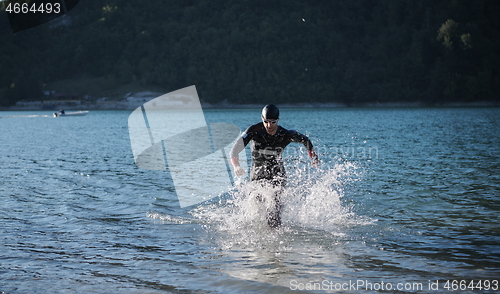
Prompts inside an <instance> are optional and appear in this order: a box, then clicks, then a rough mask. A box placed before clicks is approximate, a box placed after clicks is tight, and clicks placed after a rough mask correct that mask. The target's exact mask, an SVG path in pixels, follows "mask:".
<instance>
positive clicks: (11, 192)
mask: <svg viewBox="0 0 500 294" xmlns="http://www.w3.org/2000/svg"><path fill="white" fill-rule="evenodd" d="M43 115H50V113H48V112H47V113H44V112H2V113H0V116H1V117H2V118H0V144H1V147H0V148H1V151H2V153H1V155H0V156H1V157H0V163H1V169H0V197H1V202H0V240H1V245H0V291H4V292H6V293H82V292H88V293H287V292H296V290H302V289H304V291H309V292H318V293H328V292H342V293H358V292H362V293H370V292H377V291H383V292H387V293H390V292H397V290H398V289H399V290H400V293H425V292H433V293H443V292H448V290H453V289H455V290H457V291H458V292H460V293H481V292H486V293H495V292H497V291H494V290H495V289H497V290H498V287H500V285H498V279H499V277H500V225H499V223H500V120H499V119H498V118H499V117H500V109H498V108H415V109H406V108H401V109H398V108H395V109H350V108H347V109H319V110H318V109H314V110H313V109H282V115H281V120H280V124H281V125H282V126H283V127H285V128H291V129H297V130H299V131H300V132H302V133H305V134H307V135H309V136H310V138H311V139H312V140H313V143H314V144H315V146H316V150H317V152H318V153H319V154H320V157H321V159H322V165H321V167H320V168H318V169H314V168H310V166H309V165H308V162H307V155H306V154H305V153H304V150H303V147H300V145H290V146H289V147H288V150H287V152H286V153H285V155H286V164H287V169H288V174H289V185H288V189H287V190H286V192H285V194H286V200H285V208H284V212H283V222H284V225H283V226H282V227H281V228H280V229H278V230H273V229H269V228H268V227H267V225H266V223H265V219H264V217H263V209H265V208H263V207H262V205H261V204H259V203H258V202H256V201H253V199H252V197H251V195H252V193H255V192H259V193H260V194H265V193H266V192H267V191H266V190H265V189H262V188H259V187H255V186H252V185H251V184H249V183H247V182H245V180H242V181H241V180H238V185H237V186H236V187H235V188H234V189H233V190H231V192H230V193H226V194H224V195H222V197H221V198H215V199H213V201H211V202H207V203H202V204H198V205H195V206H192V207H188V208H180V207H179V203H178V201H177V198H176V195H175V189H174V185H173V183H172V180H171V179H170V175H169V173H168V171H147V170H141V169H139V168H138V167H137V166H136V165H135V164H134V158H133V154H132V150H131V145H130V139H129V132H128V126H127V119H128V116H129V115H130V111H91V112H90V113H89V114H88V115H87V116H84V117H66V118H52V117H50V116H47V117H44V116H43ZM33 116H34V117H33ZM259 116H260V111H259V110H258V109H255V110H254V109H246V110H208V111H205V117H206V120H207V122H209V123H211V122H225V123H232V124H236V125H238V126H239V127H240V128H241V129H242V130H243V129H245V128H246V127H247V126H248V125H250V124H253V123H255V122H258V120H259ZM187 123H188V122H187ZM210 181H211V179H210V178H206V179H202V181H201V182H202V183H203V182H205V183H207V184H209V183H210ZM471 281H474V282H473V283H471ZM479 282H481V284H478V283H479ZM479 286H480V287H479ZM486 286H487V287H486ZM436 287H437V288H436ZM436 289H437V291H435V290H436ZM337 290H338V291H337Z"/></svg>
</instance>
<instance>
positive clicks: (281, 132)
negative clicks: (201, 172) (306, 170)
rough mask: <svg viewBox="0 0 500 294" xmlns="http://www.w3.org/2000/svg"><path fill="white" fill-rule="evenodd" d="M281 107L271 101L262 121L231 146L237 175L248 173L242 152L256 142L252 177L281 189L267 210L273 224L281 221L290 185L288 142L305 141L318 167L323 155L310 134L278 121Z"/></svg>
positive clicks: (270, 222)
mask: <svg viewBox="0 0 500 294" xmlns="http://www.w3.org/2000/svg"><path fill="white" fill-rule="evenodd" d="M279 114H280V112H279V109H278V107H276V105H274V104H268V105H266V106H265V107H264V108H263V109H262V122H260V123H257V124H254V125H252V126H250V127H248V128H247V129H246V130H245V132H243V133H242V135H241V137H240V138H239V139H238V140H237V141H236V143H235V144H234V145H233V147H232V148H231V152H230V157H231V164H232V165H233V167H234V173H235V175H236V176H242V175H244V174H245V170H244V169H243V168H242V167H241V166H240V163H239V157H238V154H239V153H240V152H241V151H242V150H243V149H244V148H245V146H247V144H248V143H250V142H252V167H251V170H250V180H251V181H264V182H268V183H270V184H271V185H273V186H274V187H275V188H277V189H276V190H277V191H278V192H277V193H276V194H275V197H274V198H275V199H274V202H275V203H274V205H273V206H271V207H272V208H271V209H269V210H268V211H267V216H266V217H267V222H268V224H269V226H271V227H278V226H280V225H281V208H282V199H281V194H282V192H283V188H284V187H285V185H286V172H285V167H284V165H283V161H282V157H281V155H282V153H283V150H284V149H285V147H286V146H288V144H290V143H292V142H295V143H301V144H303V145H304V146H305V148H306V149H307V152H308V154H309V157H310V158H311V162H312V164H313V166H314V167H316V166H317V165H318V164H319V159H318V156H317V155H316V153H315V152H314V148H313V145H312V143H311V141H310V140H309V138H308V137H307V136H305V135H302V134H301V133H299V132H297V131H294V130H287V129H285V128H283V127H281V126H279V125H278V121H279Z"/></svg>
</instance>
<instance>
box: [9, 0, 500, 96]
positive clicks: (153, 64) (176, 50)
mask: <svg viewBox="0 0 500 294" xmlns="http://www.w3.org/2000/svg"><path fill="white" fill-rule="evenodd" d="M0 5H5V2H1V4H0ZM498 13H500V3H499V2H498V1H495V0H462V1H455V0H439V1H435V0H421V1H410V0H401V1H393V0H370V1H365V0H356V1H327V2H325V1H317V0H313V1H299V0H288V1H285V0H281V1H243V0H240V1H236V0H233V1H209V0H199V1H196V0H192V1H159V0H143V1H133V0H120V1H118V0H104V1H97V0H94V1H90V0H89V1H84V2H82V1H80V2H79V4H78V5H76V6H75V7H74V8H73V9H72V10H71V11H70V12H69V13H68V14H67V15H66V16H64V17H62V18H59V19H56V20H54V21H52V22H49V23H47V24H44V25H41V26H38V27H34V28H32V29H29V30H26V31H21V32H18V33H16V34H13V33H12V32H11V31H9V27H8V24H5V25H4V26H2V25H1V24H0V37H1V41H0V42H1V44H0V69H1V70H0V103H1V104H2V105H11V104H13V103H15V102H16V101H18V100H22V99H32V98H34V97H38V96H39V94H40V93H39V92H40V91H41V85H43V84H47V83H52V82H56V81H60V80H67V81H68V82H69V83H71V80H72V79H77V78H81V77H89V78H101V80H103V81H104V83H107V84H108V87H116V86H117V83H119V84H123V85H126V84H130V83H135V84H137V85H140V86H141V87H142V88H147V87H156V86H159V87H161V88H162V89H165V90H176V89H179V88H183V87H186V86H189V85H193V84H195V85H197V89H198V91H199V92H200V96H201V98H202V99H203V100H204V101H207V102H220V101H229V102H233V103H264V102H267V101H269V100H272V101H274V102H275V103H285V102H291V103H300V102H344V103H347V104H348V105H356V104H359V103H366V102H371V103H376V102H422V103H429V104H440V103H444V102H460V101H479V100H485V101H499V99H500V95H499V94H500V72H499V68H500V56H499V53H498V52H500V35H499V29H500V21H499V19H498V15H499V14H498ZM2 17H5V19H6V13H5V11H1V10H0V19H2ZM12 85H14V87H13V86H12ZM56 90H57V89H56ZM37 93H38V94H37Z"/></svg>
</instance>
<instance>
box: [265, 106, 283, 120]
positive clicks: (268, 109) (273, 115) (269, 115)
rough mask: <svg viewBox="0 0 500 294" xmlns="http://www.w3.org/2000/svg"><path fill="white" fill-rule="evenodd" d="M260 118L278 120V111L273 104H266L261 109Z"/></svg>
mask: <svg viewBox="0 0 500 294" xmlns="http://www.w3.org/2000/svg"><path fill="white" fill-rule="evenodd" d="M262 117H263V118H264V119H278V118H279V117H280V110H279V109H278V107H276V105H274V104H267V105H266V106H264V108H262Z"/></svg>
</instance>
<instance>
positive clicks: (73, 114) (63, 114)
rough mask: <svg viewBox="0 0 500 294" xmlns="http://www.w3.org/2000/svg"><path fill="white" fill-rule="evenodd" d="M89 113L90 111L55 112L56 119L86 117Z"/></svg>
mask: <svg viewBox="0 0 500 294" xmlns="http://www.w3.org/2000/svg"><path fill="white" fill-rule="evenodd" d="M87 113H89V112H88V111H76V112H65V111H64V110H63V111H59V112H54V117H62V116H84V115H87Z"/></svg>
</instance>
